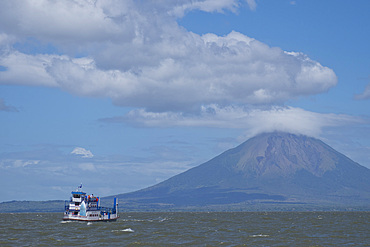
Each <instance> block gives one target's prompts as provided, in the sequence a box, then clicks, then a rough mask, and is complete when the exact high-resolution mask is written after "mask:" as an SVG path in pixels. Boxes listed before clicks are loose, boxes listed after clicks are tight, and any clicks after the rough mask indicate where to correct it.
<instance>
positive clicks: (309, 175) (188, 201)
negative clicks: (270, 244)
mask: <svg viewBox="0 0 370 247" xmlns="http://www.w3.org/2000/svg"><path fill="white" fill-rule="evenodd" d="M369 178H370V170H369V169H368V168H366V167H363V166H361V165H359V164H358V163H356V162H354V161H352V160H351V159H349V158H348V157H346V156H345V155H343V154H341V153H339V152H337V151H335V150H334V149H333V148H331V147H330V146H328V145H326V144H325V143H324V142H322V141H320V140H318V139H315V138H311V137H307V136H303V135H295V134H289V133H281V132H274V133H265V134H260V135H258V136H255V137H253V138H251V139H249V140H248V141H246V142H244V143H243V144H241V145H239V146H237V147H235V148H233V149H230V150H228V151H226V152H224V153H222V154H220V155H219V156H217V157H215V158H213V159H211V160H209V161H208V162H206V163H203V164H201V165H199V166H197V167H194V168H192V169H190V170H187V171H185V172H183V173H181V174H178V175H176V176H174V177H171V178H169V179H168V180H166V181H163V182H161V183H159V184H156V185H154V186H151V187H149V188H146V189H142V190H139V191H136V192H132V193H126V194H120V195H118V198H119V200H120V203H121V204H120V205H121V207H122V208H126V209H128V210H130V209H132V210H151V209H153V210H169V209H189V210H196V209H200V210H202V209H205V210H212V209H214V210H228V209H229V210H244V209H245V210H249V209H250V210H256V209H258V208H261V209H266V208H270V209H274V208H276V209H281V208H285V209H287V210H289V208H291V207H294V208H297V207H298V208H303V209H304V208H309V209H317V208H318V207H319V208H320V207H321V208H323V207H329V208H330V207H332V208H333V207H351V206H354V207H356V206H359V207H363V206H364V207H365V208H366V207H368V205H370V183H369ZM266 205H268V206H266Z"/></svg>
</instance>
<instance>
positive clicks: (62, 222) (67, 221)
mask: <svg viewBox="0 0 370 247" xmlns="http://www.w3.org/2000/svg"><path fill="white" fill-rule="evenodd" d="M70 222H72V221H70V220H62V221H61V222H60V223H61V224H65V223H70Z"/></svg>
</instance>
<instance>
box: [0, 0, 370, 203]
mask: <svg viewBox="0 0 370 247" xmlns="http://www.w3.org/2000/svg"><path fill="white" fill-rule="evenodd" d="M0 5H1V7H0V188H1V189H0V202H2V201H10V200H54V199H60V200H67V199H68V198H69V196H70V192H71V190H73V189H75V188H76V187H77V186H78V185H80V183H82V184H83V188H84V189H85V190H86V192H87V193H95V194H96V195H100V196H108V195H114V194H119V193H126V192H132V191H135V190H139V189H142V188H145V187H148V186H151V185H154V184H156V183H158V182H161V181H164V180H165V179H167V178H169V177H172V176H174V175H176V174H178V173H180V172H183V171H185V170H187V169H190V168H192V167H194V166H197V165H200V164H202V163H203V162H206V161H208V160H209V159H211V158H213V157H215V156H217V155H219V154H220V153H222V152H224V151H226V150H227V149H230V148H233V147H236V146H237V145H239V144H241V143H242V142H244V141H246V140H248V139H249V138H251V137H253V136H255V135H257V134H259V133H263V132H272V131H286V132H291V133H295V134H303V135H308V136H311V137H315V138H319V139H321V140H323V141H324V142H326V143H327V144H329V145H330V146H332V147H333V148H335V149H336V150H337V151H339V152H341V153H343V154H345V155H346V156H348V157H350V158H351V159H352V160H354V161H356V162H358V163H359V164H361V165H363V166H365V167H367V168H370V156H369V152H370V59H369V57H370V47H369V44H370V16H369V15H368V10H369V9H370V1H368V0H357V1H350V0H326V1H322V0H310V1H307V0H306V1H304V0H296V1H291V0H192V1H189V0H188V1H186V0H161V1H143V0H136V1H130V0H126V1H114V0H104V1H100V0H80V1H75V0H65V1H52V0H1V1H0Z"/></svg>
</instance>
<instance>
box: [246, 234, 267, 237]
mask: <svg viewBox="0 0 370 247" xmlns="http://www.w3.org/2000/svg"><path fill="white" fill-rule="evenodd" d="M250 237H252V238H258V237H260V238H266V237H270V235H266V234H256V235H251V236H250Z"/></svg>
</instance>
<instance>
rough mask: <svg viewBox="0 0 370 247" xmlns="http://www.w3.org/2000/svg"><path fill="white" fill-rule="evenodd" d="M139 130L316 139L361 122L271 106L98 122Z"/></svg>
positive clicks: (137, 114) (138, 113)
mask: <svg viewBox="0 0 370 247" xmlns="http://www.w3.org/2000/svg"><path fill="white" fill-rule="evenodd" d="M102 121H105V122H124V123H130V124H133V125H138V126H142V127H159V128H161V127H214V128H237V129H243V130H245V131H246V132H248V133H249V136H254V135H256V134H259V133H262V132H272V131H286V132H292V133H296V134H304V135H309V136H315V137H318V136H320V134H321V133H322V130H323V129H324V128H325V127H337V126H345V125H350V124H361V123H364V120H362V119H360V118H355V117H353V116H349V115H344V114H323V113H315V112H310V111H305V110H303V109H301V108H294V107H279V106H273V107H270V108H267V109H256V108H245V107H239V106H227V107H219V106H218V105H207V106H202V108H201V112H200V114H197V115H189V114H183V113H178V112H161V113H156V112H147V111H145V110H144V109H136V110H132V111H131V112H129V113H128V114H127V115H125V116H123V117H116V118H109V119H102Z"/></svg>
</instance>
